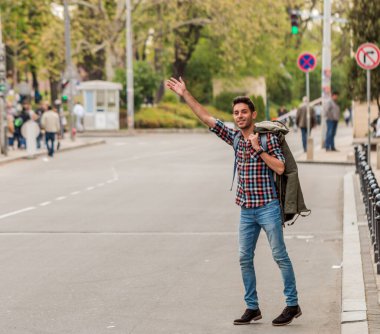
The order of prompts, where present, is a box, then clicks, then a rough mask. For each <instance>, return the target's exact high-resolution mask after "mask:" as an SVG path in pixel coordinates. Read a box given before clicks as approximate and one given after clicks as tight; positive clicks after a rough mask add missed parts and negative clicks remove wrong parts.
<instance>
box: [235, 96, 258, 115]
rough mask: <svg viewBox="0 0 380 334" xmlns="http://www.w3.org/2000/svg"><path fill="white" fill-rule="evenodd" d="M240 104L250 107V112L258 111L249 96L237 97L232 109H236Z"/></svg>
mask: <svg viewBox="0 0 380 334" xmlns="http://www.w3.org/2000/svg"><path fill="white" fill-rule="evenodd" d="M238 103H245V104H246V105H247V106H248V108H249V110H251V112H254V111H256V108H255V105H254V104H253V102H252V100H251V99H250V98H249V97H248V96H237V97H235V98H234V100H233V101H232V108H233V107H235V104H238Z"/></svg>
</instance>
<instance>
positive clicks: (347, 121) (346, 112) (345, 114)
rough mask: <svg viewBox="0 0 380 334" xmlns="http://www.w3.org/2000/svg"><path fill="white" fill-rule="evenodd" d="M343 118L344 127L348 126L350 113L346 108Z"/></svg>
mask: <svg viewBox="0 0 380 334" xmlns="http://www.w3.org/2000/svg"><path fill="white" fill-rule="evenodd" d="M343 117H344V121H345V122H346V126H349V125H350V121H351V113H350V110H349V109H348V108H346V110H345V111H344V113H343Z"/></svg>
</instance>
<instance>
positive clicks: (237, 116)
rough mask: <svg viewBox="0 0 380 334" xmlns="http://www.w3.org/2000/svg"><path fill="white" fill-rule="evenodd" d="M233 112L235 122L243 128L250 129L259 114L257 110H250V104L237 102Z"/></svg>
mask: <svg viewBox="0 0 380 334" xmlns="http://www.w3.org/2000/svg"><path fill="white" fill-rule="evenodd" d="M232 113H233V117H234V121H235V124H236V125H237V126H238V128H240V129H242V130H244V129H248V128H249V127H250V126H251V125H252V123H253V120H254V119H255V118H256V115H257V114H256V111H254V112H252V111H251V110H249V107H248V105H247V104H245V103H237V104H235V105H234V108H233V111H232Z"/></svg>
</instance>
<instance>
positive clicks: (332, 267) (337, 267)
mask: <svg viewBox="0 0 380 334" xmlns="http://www.w3.org/2000/svg"><path fill="white" fill-rule="evenodd" d="M342 267H343V262H342V263H341V264H339V265H333V266H331V269H341V268H342Z"/></svg>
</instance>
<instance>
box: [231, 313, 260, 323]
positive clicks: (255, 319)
mask: <svg viewBox="0 0 380 334" xmlns="http://www.w3.org/2000/svg"><path fill="white" fill-rule="evenodd" d="M262 318H263V316H261V315H258V316H257V317H256V318H253V319H252V320H251V321H250V322H234V325H249V324H251V323H252V321H257V320H260V319H262Z"/></svg>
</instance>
